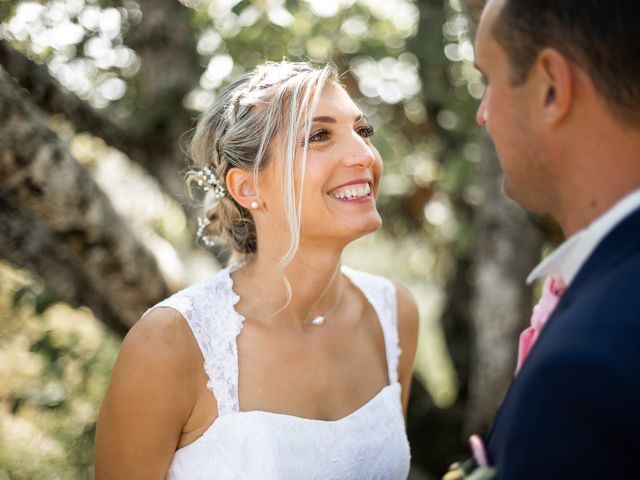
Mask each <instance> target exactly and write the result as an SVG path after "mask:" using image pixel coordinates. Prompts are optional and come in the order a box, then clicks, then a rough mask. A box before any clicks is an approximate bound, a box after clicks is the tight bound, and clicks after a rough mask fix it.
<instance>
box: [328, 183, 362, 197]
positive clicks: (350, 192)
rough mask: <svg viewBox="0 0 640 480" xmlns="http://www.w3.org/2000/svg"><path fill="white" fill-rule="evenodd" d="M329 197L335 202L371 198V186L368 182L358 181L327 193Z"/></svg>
mask: <svg viewBox="0 0 640 480" xmlns="http://www.w3.org/2000/svg"><path fill="white" fill-rule="evenodd" d="M329 196H330V197H332V198H335V199H337V200H358V199H362V198H367V197H369V196H371V184H370V183H369V182H368V181H362V180H358V181H355V182H351V183H348V184H345V185H342V186H340V187H337V188H334V189H333V190H331V191H330V192H329Z"/></svg>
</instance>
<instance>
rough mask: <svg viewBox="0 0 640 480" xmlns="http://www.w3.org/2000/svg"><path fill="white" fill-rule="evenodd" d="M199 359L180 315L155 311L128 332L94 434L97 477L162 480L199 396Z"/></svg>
mask: <svg viewBox="0 0 640 480" xmlns="http://www.w3.org/2000/svg"><path fill="white" fill-rule="evenodd" d="M198 369H202V360H201V354H200V352H199V349H198V346H197V343H196V340H195V338H194V337H193V335H192V334H191V331H190V328H189V326H188V325H187V323H186V321H185V320H184V318H182V316H181V315H180V314H179V313H178V312H176V311H174V310H172V309H168V308H158V309H154V310H152V311H151V312H149V313H148V314H147V315H145V316H144V317H143V318H142V319H140V320H139V321H138V322H137V323H136V324H135V325H134V326H133V327H132V328H131V330H130V331H129V333H128V334H127V336H126V337H125V339H124V341H123V342H122V347H121V349H120V353H119V355H118V359H117V361H116V364H115V366H114V368H113V372H112V375H111V380H110V382H109V386H108V388H107V392H106V394H105V396H104V399H103V402H102V406H101V409H100V417H99V419H98V425H97V432H96V465H95V467H96V478H98V479H100V478H163V477H164V475H165V474H166V471H167V468H168V466H169V463H170V461H171V458H172V456H173V452H174V451H175V449H176V445H177V443H178V441H179V438H180V434H181V432H182V428H183V425H184V424H185V421H186V420H187V419H188V418H189V415H190V412H191V411H192V409H193V406H194V404H195V401H196V399H197V393H198V384H197V380H198V375H197V372H198Z"/></svg>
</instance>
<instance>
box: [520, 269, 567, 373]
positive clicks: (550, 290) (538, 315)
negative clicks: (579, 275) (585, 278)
mask: <svg viewBox="0 0 640 480" xmlns="http://www.w3.org/2000/svg"><path fill="white" fill-rule="evenodd" d="M565 288H566V286H565V284H564V282H563V281H562V279H561V278H555V277H547V278H546V280H545V281H544V285H543V287H542V296H541V297H540V300H539V301H538V303H537V305H536V306H535V307H533V314H532V315H531V326H530V327H529V328H526V329H525V330H524V331H523V332H522V333H521V334H520V344H519V346H518V363H517V365H516V375H517V374H518V372H519V371H520V368H522V364H523V363H524V361H525V359H526V358H527V355H529V352H530V351H531V348H532V347H533V344H534V343H536V340H537V339H538V336H539V335H540V332H541V331H542V329H543V328H544V326H545V324H546V323H547V320H548V319H549V317H550V316H551V313H553V310H554V309H555V308H556V305H558V301H559V300H560V297H561V296H562V294H563V293H564V290H565Z"/></svg>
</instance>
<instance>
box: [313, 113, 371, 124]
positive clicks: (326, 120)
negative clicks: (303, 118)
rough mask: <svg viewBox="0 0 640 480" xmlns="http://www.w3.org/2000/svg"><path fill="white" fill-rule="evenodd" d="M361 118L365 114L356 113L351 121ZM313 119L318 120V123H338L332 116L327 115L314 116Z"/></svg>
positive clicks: (357, 120) (354, 121)
mask: <svg viewBox="0 0 640 480" xmlns="http://www.w3.org/2000/svg"><path fill="white" fill-rule="evenodd" d="M363 118H365V116H364V115H363V114H362V113H361V114H359V115H356V116H355V118H354V119H353V123H356V122H359V121H360V120H362V119H363ZM313 121H314V122H320V123H338V122H337V121H336V119H335V118H334V117H327V116H324V117H314V118H313Z"/></svg>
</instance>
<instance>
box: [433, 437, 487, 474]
mask: <svg viewBox="0 0 640 480" xmlns="http://www.w3.org/2000/svg"><path fill="white" fill-rule="evenodd" d="M469 447H470V448H471V454H472V457H471V458H469V459H467V460H465V461H464V462H457V463H454V464H453V465H451V466H450V467H449V471H448V472H447V473H446V474H445V475H444V477H442V480H495V479H496V478H498V472H497V471H496V469H495V468H493V467H490V466H489V462H488V459H487V452H486V450H485V448H484V443H483V442H482V439H481V438H480V437H479V436H478V435H472V436H471V438H469Z"/></svg>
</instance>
